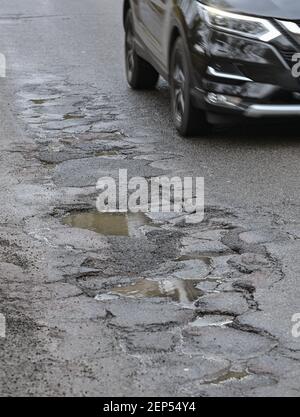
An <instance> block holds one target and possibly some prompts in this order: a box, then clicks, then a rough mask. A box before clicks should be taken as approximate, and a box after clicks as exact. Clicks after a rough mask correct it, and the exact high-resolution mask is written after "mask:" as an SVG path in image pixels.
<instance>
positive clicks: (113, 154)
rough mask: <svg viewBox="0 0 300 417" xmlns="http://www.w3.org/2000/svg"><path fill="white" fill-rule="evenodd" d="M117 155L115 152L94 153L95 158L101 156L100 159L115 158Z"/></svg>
mask: <svg viewBox="0 0 300 417" xmlns="http://www.w3.org/2000/svg"><path fill="white" fill-rule="evenodd" d="M117 155H119V153H118V152H117V151H99V152H95V156H102V157H106V158H108V157H110V156H117Z"/></svg>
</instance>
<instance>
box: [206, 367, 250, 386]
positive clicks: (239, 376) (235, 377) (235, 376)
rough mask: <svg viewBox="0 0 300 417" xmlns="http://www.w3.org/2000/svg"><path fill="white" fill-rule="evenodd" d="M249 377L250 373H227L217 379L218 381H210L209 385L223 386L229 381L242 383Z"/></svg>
mask: <svg viewBox="0 0 300 417" xmlns="http://www.w3.org/2000/svg"><path fill="white" fill-rule="evenodd" d="M248 376H249V373H248V372H247V371H230V370H229V371H227V372H226V373H225V374H223V375H221V376H219V377H217V378H216V379H213V380H211V381H208V383H209V384H214V385H218V384H223V383H225V382H228V381H241V380H243V379H245V378H247V377H248Z"/></svg>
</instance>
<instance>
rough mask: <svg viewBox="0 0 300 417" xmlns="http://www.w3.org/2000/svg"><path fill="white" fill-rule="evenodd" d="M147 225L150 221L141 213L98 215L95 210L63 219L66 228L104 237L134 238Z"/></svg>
mask: <svg viewBox="0 0 300 417" xmlns="http://www.w3.org/2000/svg"><path fill="white" fill-rule="evenodd" d="M149 223H150V220H149V219H148V218H147V217H146V216H145V215H144V214H143V213H99V212H98V211H96V210H92V211H86V212H77V213H71V214H69V215H67V216H65V217H64V218H63V224H64V225H66V226H70V227H75V228H78V229H86V230H91V231H93V232H96V233H100V234H102V235H106V236H128V237H136V236H138V235H139V229H140V228H141V227H142V226H146V225H148V224H149Z"/></svg>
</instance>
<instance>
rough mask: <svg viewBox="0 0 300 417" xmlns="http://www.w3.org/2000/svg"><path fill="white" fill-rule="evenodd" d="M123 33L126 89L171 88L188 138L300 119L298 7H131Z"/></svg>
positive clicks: (277, 0)
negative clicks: (165, 84)
mask: <svg viewBox="0 0 300 417" xmlns="http://www.w3.org/2000/svg"><path fill="white" fill-rule="evenodd" d="M124 26H125V31H126V72H127V79H128V83H129V84H130V86H131V87H132V88H134V89H152V88H155V86H156V84H157V81H158V78H159V74H160V75H162V76H163V77H164V78H165V79H166V80H168V81H169V83H170V88H171V100H172V113H173V117H174V122H175V125H176V128H177V129H178V131H179V132H180V133H181V134H182V135H190V134H198V133H201V132H204V131H205V130H206V129H207V127H208V126H210V125H211V124H216V123H228V122H232V121H233V120H235V119H240V118H241V117H248V118H260V117H275V118H277V117H278V116H285V117H292V116H299V115H300V78H299V76H300V65H299V63H300V1H299V0H201V1H198V0H125V1H124ZM298 54H299V55H298Z"/></svg>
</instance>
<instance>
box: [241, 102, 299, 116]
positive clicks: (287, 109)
mask: <svg viewBox="0 0 300 417" xmlns="http://www.w3.org/2000/svg"><path fill="white" fill-rule="evenodd" d="M244 116H247V117H253V118H259V117H297V116H300V104H298V105H297V104H295V105H292V104H285V105H284V104H282V105H279V104H278V105H275V104H274V105H271V104H270V105H268V104H252V105H250V106H249V107H248V109H247V110H245V111H244Z"/></svg>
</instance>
